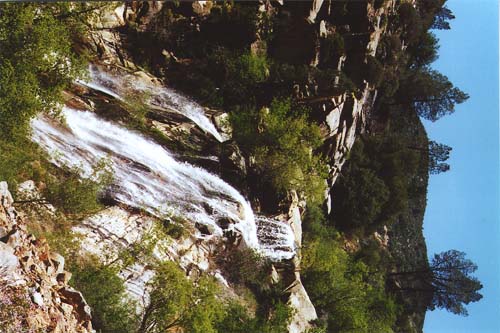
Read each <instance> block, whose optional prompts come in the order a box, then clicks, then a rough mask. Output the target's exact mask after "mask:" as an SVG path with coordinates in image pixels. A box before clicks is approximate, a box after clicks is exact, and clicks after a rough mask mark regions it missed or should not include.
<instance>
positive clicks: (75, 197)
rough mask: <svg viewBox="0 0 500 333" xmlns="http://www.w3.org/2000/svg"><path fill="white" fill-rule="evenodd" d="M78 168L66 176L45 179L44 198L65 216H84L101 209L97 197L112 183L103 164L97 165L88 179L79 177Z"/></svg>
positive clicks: (109, 174) (110, 176)
mask: <svg viewBox="0 0 500 333" xmlns="http://www.w3.org/2000/svg"><path fill="white" fill-rule="evenodd" d="M80 174H81V170H79V169H78V168H76V169H72V170H68V172H67V173H66V175H59V177H58V178H56V177H54V176H51V177H49V178H48V179H47V187H46V189H45V191H44V196H45V198H46V199H47V200H48V201H49V202H50V203H52V204H54V205H55V206H56V207H58V208H59V209H61V210H62V211H63V212H64V213H67V214H79V215H82V214H83V215H85V214H89V213H95V212H96V211H98V210H99V209H101V208H102V205H101V204H100V202H99V196H100V194H101V192H102V191H103V189H104V188H105V187H106V186H108V185H109V184H110V183H111V181H112V174H111V172H110V171H109V169H107V167H106V164H105V162H104V161H103V162H101V163H99V164H98V165H97V166H96V167H95V168H94V170H93V173H92V175H90V177H83V178H82V177H81V176H80Z"/></svg>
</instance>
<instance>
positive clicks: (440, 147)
mask: <svg viewBox="0 0 500 333" xmlns="http://www.w3.org/2000/svg"><path fill="white" fill-rule="evenodd" d="M451 149H452V148H451V147H450V146H447V145H445V144H442V143H437V142H436V141H429V173H430V174H438V173H441V172H446V171H448V170H450V165H449V164H448V163H444V161H446V160H448V158H449V157H450V152H451Z"/></svg>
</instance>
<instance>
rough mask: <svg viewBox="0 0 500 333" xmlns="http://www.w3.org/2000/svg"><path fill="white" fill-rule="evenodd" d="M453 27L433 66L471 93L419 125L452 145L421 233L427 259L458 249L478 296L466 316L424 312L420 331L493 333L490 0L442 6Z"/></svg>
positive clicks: (496, 249) (499, 291)
mask: <svg viewBox="0 0 500 333" xmlns="http://www.w3.org/2000/svg"><path fill="white" fill-rule="evenodd" d="M447 4H448V8H450V9H451V10H452V11H453V13H454V14H455V16H456V19H455V20H453V21H451V25H452V28H451V30H448V31H446V30H445V31H438V32H437V35H438V37H439V39H440V45H441V47H440V50H439V59H438V60H437V61H436V62H435V63H434V65H433V67H434V68H436V69H438V70H439V71H441V72H442V73H443V74H445V75H446V76H448V77H449V78H450V80H451V81H452V82H453V83H454V84H455V85H456V86H458V87H459V88H460V89H462V90H463V91H465V92H467V93H468V94H469V95H470V98H469V100H468V101H467V102H465V103H463V104H461V105H458V106H457V108H456V112H455V113H454V114H453V115H450V116H447V117H444V118H442V119H440V120H438V121H437V122H435V123H430V122H426V123H425V126H426V128H427V131H428V135H429V138H430V139H431V140H435V141H438V142H441V143H445V144H447V145H449V146H451V147H453V151H452V155H451V158H450V160H449V162H450V165H451V170H450V171H449V172H447V173H444V174H440V175H435V176H431V178H430V182H429V188H428V197H427V211H426V215H425V220H424V235H425V237H426V240H427V246H428V253H429V257H431V256H432V254H433V253H438V252H442V251H445V250H448V249H457V250H461V251H464V252H466V253H467V257H468V258H469V259H471V260H472V261H474V262H475V263H476V264H478V266H479V269H478V271H477V272H476V276H477V277H478V278H479V279H480V280H481V282H482V283H483V285H484V288H483V290H482V294H483V296H484V298H483V299H482V300H481V301H480V302H478V303H474V304H470V305H469V306H468V310H469V316H468V317H460V316H456V315H453V314H450V313H447V312H446V311H432V312H428V313H427V317H426V321H425V326H424V332H425V333H448V332H464V333H465V332H467V333H476V332H477V333H483V332H494V333H499V332H500V278H499V277H500V259H499V258H500V245H499V244H500V223H499V222H500V212H499V187H500V184H499V134H498V133H499V118H498V113H499V104H498V102H499V96H498V88H499V87H498V73H499V69H498V2H497V0H449V1H448V3H447Z"/></svg>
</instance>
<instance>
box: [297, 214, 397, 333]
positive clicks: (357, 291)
mask: <svg viewBox="0 0 500 333" xmlns="http://www.w3.org/2000/svg"><path fill="white" fill-rule="evenodd" d="M315 216H318V213H313V214H312V215H309V216H306V219H305V222H306V223H307V224H308V225H315V224H319V223H321V220H322V219H320V221H314V220H311V219H314V218H315ZM304 244H306V245H305V246H304V248H303V249H302V262H301V266H302V281H303V283H304V286H305V287H306V290H307V291H308V294H309V296H310V297H311V300H312V301H313V304H314V305H315V306H316V309H317V311H318V312H319V315H320V317H322V318H324V319H325V324H326V326H327V329H326V332H337V333H338V332H370V333H371V332H380V333H382V332H384V333H385V332H392V329H391V327H392V325H393V324H394V322H395V320H396V314H397V311H398V309H397V307H396V305H395V303H394V301H393V300H392V298H391V297H390V296H389V295H388V294H386V293H385V291H384V289H385V288H384V284H385V277H384V275H383V274H381V273H378V272H377V271H378V267H376V268H370V267H369V266H367V265H366V264H365V263H363V262H362V261H359V260H356V259H355V258H354V257H352V256H350V255H348V254H347V253H346V252H345V251H344V250H343V249H342V247H341V243H340V240H339V239H338V234H337V235H336V234H335V232H334V231H332V230H331V228H328V227H323V228H318V227H315V228H313V230H306V234H305V239H304Z"/></svg>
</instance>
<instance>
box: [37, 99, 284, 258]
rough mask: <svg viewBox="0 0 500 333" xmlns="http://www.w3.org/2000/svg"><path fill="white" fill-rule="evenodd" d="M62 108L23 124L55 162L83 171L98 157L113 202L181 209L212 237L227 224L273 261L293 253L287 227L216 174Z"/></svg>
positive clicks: (166, 211)
mask: <svg viewBox="0 0 500 333" xmlns="http://www.w3.org/2000/svg"><path fill="white" fill-rule="evenodd" d="M62 115H63V116H64V119H65V124H61V123H60V122H58V121H55V120H53V119H50V118H48V117H47V116H39V117H38V118H36V119H34V120H33V121H32V123H31V126H32V129H33V134H32V139H33V140H34V141H35V142H37V143H38V144H39V145H40V146H41V147H42V148H44V149H45V150H46V151H47V152H48V153H49V154H50V156H51V158H52V160H53V163H55V164H56V165H58V166H68V167H78V168H80V169H81V170H82V171H81V172H82V176H84V177H89V176H90V174H91V173H92V170H93V166H94V165H95V164H96V163H97V162H98V161H99V160H100V159H103V158H105V159H107V160H108V161H109V162H110V165H111V168H112V171H113V174H114V182H113V188H112V191H111V192H112V193H111V195H112V196H113V197H114V199H115V200H117V201H118V202H120V203H123V204H126V205H128V206H130V207H135V208H140V209H144V210H145V211H147V212H149V213H151V214H152V215H155V216H157V217H160V218H162V217H165V216H169V215H170V216H171V215H172V214H173V215H178V216H182V217H184V218H185V219H187V220H188V221H191V222H194V223H199V224H201V225H204V226H206V227H207V229H208V231H209V233H210V234H212V235H216V236H220V235H222V234H223V232H224V231H228V230H234V231H236V232H238V233H239V234H241V235H242V238H243V240H244V242H245V243H246V244H247V245H248V246H249V247H251V248H254V249H256V250H258V251H260V252H261V253H262V254H263V255H265V256H267V257H269V258H270V259H273V260H280V259H289V258H291V257H292V256H293V255H294V237H293V232H292V230H291V228H290V226H289V225H288V224H286V223H284V222H281V221H277V220H273V219H269V218H266V217H255V216H254V213H253V211H252V208H251V206H250V204H249V203H248V202H247V201H246V200H245V198H244V197H243V196H242V195H241V194H240V193H239V192H238V191H237V190H236V189H234V188H233V187H232V186H230V185H229V184H227V183H226V182H224V181H223V180H222V179H220V178H219V177H217V176H216V175H214V174H211V173H210V172H208V171H206V170H204V169H202V168H199V167H196V166H194V165H191V164H189V163H185V162H180V161H177V160H176V159H175V158H174V156H173V155H172V154H171V153H170V152H169V151H168V150H167V149H165V148H163V147H162V146H160V145H158V144H157V143H155V142H153V141H151V140H149V139H147V138H145V137H143V136H142V135H140V134H138V133H136V132H133V131H130V130H128V129H126V128H124V127H121V126H119V125H117V124H114V123H112V122H109V121H105V120H102V119H100V118H98V117H97V115H96V114H94V113H92V112H88V111H77V110H74V109H71V108H68V107H64V108H63V111H62ZM200 237H202V236H200Z"/></svg>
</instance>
